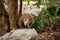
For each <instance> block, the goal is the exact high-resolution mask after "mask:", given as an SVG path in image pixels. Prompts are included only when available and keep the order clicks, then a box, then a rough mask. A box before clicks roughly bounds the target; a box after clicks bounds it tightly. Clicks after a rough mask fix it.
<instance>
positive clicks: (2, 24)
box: [0, 0, 9, 36]
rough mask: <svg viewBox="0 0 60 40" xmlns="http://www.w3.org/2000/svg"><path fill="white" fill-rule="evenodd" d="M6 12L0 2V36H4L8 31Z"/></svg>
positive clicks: (0, 0) (0, 1)
mask: <svg viewBox="0 0 60 40" xmlns="http://www.w3.org/2000/svg"><path fill="white" fill-rule="evenodd" d="M7 15H8V13H7V11H6V9H5V7H4V5H3V3H2V0H0V36H1V35H3V34H5V33H6V32H7V30H8V28H9V27H8V21H9V19H7Z"/></svg>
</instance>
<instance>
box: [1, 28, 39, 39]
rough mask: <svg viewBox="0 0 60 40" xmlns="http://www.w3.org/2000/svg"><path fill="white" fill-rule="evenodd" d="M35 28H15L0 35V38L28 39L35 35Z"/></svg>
mask: <svg viewBox="0 0 60 40" xmlns="http://www.w3.org/2000/svg"><path fill="white" fill-rule="evenodd" d="M37 35H38V34H37V32H36V31H35V29H17V30H12V31H11V32H10V33H6V34H5V35H3V36H1V37H0V40H30V39H31V38H32V37H35V36H37Z"/></svg>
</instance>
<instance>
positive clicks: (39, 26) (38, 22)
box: [31, 17, 44, 31]
mask: <svg viewBox="0 0 60 40" xmlns="http://www.w3.org/2000/svg"><path fill="white" fill-rule="evenodd" d="M31 28H34V29H36V30H40V31H42V30H43V29H44V25H43V22H42V21H41V20H40V18H39V17H36V18H35V20H34V21H33V23H32V25H31Z"/></svg>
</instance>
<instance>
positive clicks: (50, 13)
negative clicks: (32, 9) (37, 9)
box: [43, 7, 59, 19]
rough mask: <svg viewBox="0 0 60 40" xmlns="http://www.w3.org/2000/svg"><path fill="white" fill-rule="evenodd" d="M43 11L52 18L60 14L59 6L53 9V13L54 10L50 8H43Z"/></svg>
mask: <svg viewBox="0 0 60 40" xmlns="http://www.w3.org/2000/svg"><path fill="white" fill-rule="evenodd" d="M43 11H44V12H45V13H46V15H47V16H48V17H50V18H55V19H56V18H57V16H58V11H59V7H57V8H56V10H55V11H53V10H52V11H53V13H52V11H49V10H48V9H43ZM52 14H53V15H52Z"/></svg>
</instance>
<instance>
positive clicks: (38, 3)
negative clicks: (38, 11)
mask: <svg viewBox="0 0 60 40" xmlns="http://www.w3.org/2000/svg"><path fill="white" fill-rule="evenodd" d="M36 3H37V7H38V8H40V0H36Z"/></svg>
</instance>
